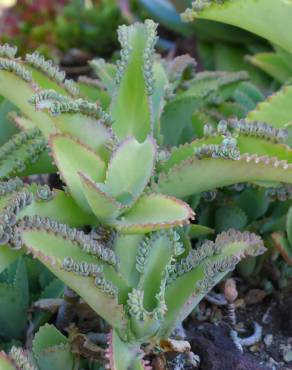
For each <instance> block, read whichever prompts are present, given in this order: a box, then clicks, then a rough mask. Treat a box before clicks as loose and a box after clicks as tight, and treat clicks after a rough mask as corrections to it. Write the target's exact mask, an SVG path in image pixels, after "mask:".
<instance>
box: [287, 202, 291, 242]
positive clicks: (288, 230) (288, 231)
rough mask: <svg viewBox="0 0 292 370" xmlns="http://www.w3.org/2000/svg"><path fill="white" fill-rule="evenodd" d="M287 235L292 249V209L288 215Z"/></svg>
mask: <svg viewBox="0 0 292 370" xmlns="http://www.w3.org/2000/svg"><path fill="white" fill-rule="evenodd" d="M287 235H288V240H289V243H290V245H291V247H292V207H290V208H289V211H288V214H287Z"/></svg>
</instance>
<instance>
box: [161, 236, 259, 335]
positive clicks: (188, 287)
mask: <svg viewBox="0 0 292 370" xmlns="http://www.w3.org/2000/svg"><path fill="white" fill-rule="evenodd" d="M206 243H207V244H208V245H209V248H210V241H207V242H206ZM214 243H215V244H213V246H215V250H217V248H219V249H220V252H218V250H217V252H214V253H213V254H212V253H204V251H205V250H206V248H208V247H207V244H206V245H205V244H202V246H201V247H199V248H201V253H198V254H197V255H196V254H194V251H191V252H190V253H193V255H192V256H191V258H190V260H189V263H191V265H190V264H189V263H188V262H187V261H186V260H182V261H181V262H180V264H179V266H178V269H179V271H184V268H186V270H185V272H184V273H179V275H178V276H175V278H174V279H173V280H171V281H170V282H169V284H168V286H167V290H166V305H167V313H166V316H165V320H164V322H163V326H162V328H161V332H162V335H164V336H165V335H169V333H170V331H171V330H172V328H173V326H174V325H175V324H176V323H179V322H182V321H183V320H184V319H185V318H186V317H187V316H188V315H189V314H190V313H191V312H192V311H193V309H194V308H195V307H196V306H197V305H198V303H199V302H200V301H201V300H202V299H203V298H204V296H205V295H206V294H207V292H208V291H209V290H211V289H212V288H213V287H214V286H215V285H216V284H217V283H218V282H219V281H220V280H221V279H222V278H223V277H224V276H225V275H226V274H227V273H228V272H229V271H230V270H233V269H234V268H235V265H236V264H237V263H238V262H239V261H240V259H241V258H243V257H244V256H245V257H248V256H256V255H258V254H261V253H262V252H263V251H264V247H263V242H262V241H261V239H260V238H259V237H257V236H256V235H255V234H251V233H248V232H245V233H240V232H239V231H236V230H229V231H228V232H224V233H222V234H219V235H218V236H217V238H216V240H215V242H214ZM219 265H222V266H221V268H219V269H218V266H219ZM215 266H217V268H216V267H215Z"/></svg>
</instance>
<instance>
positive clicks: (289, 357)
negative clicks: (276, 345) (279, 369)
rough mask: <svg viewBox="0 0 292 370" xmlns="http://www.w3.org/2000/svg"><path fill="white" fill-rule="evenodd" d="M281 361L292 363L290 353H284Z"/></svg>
mask: <svg viewBox="0 0 292 370" xmlns="http://www.w3.org/2000/svg"><path fill="white" fill-rule="evenodd" d="M283 359H284V361H285V362H290V361H292V351H288V352H286V353H284V355H283Z"/></svg>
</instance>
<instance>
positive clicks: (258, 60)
mask: <svg viewBox="0 0 292 370" xmlns="http://www.w3.org/2000/svg"><path fill="white" fill-rule="evenodd" d="M248 61H249V62H250V63H252V64H253V65H255V66H257V67H259V68H261V69H262V70H263V71H265V72H266V73H267V74H269V75H270V76H272V77H273V78H274V79H275V80H277V81H278V82H280V83H284V82H286V81H287V80H288V79H289V78H290V77H291V76H292V71H291V70H290V69H289V68H288V67H287V65H286V63H285V62H284V61H283V59H282V58H281V56H280V55H278V54H276V53H258V54H255V55H253V56H249V57H248Z"/></svg>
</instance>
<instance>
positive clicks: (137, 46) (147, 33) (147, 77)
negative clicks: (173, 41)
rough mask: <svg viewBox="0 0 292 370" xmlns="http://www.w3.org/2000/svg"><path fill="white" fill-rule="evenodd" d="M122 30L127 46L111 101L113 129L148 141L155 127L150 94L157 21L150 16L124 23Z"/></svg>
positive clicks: (119, 135)
mask: <svg viewBox="0 0 292 370" xmlns="http://www.w3.org/2000/svg"><path fill="white" fill-rule="evenodd" d="M118 33H119V40H120V42H121V45H122V48H123V49H122V52H121V61H120V62H119V65H118V68H117V75H116V82H117V86H116V89H115V91H114V94H113V101H112V105H111V114H112V117H113V119H114V121H115V122H114V124H113V130H114V132H115V134H116V135H117V137H118V138H119V139H124V138H126V137H128V136H134V137H136V139H137V140H139V141H144V140H145V139H146V137H147V136H148V135H149V134H150V133H151V131H152V129H153V119H152V107H151V100H150V98H149V95H151V94H152V92H153V91H152V88H153V76H152V73H153V71H152V68H153V61H152V57H153V52H154V51H153V48H154V44H155V41H156V25H155V24H154V22H153V21H151V20H147V21H146V22H145V23H144V24H141V23H135V24H133V25H131V26H128V27H127V26H121V27H120V28H119V31H118Z"/></svg>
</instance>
